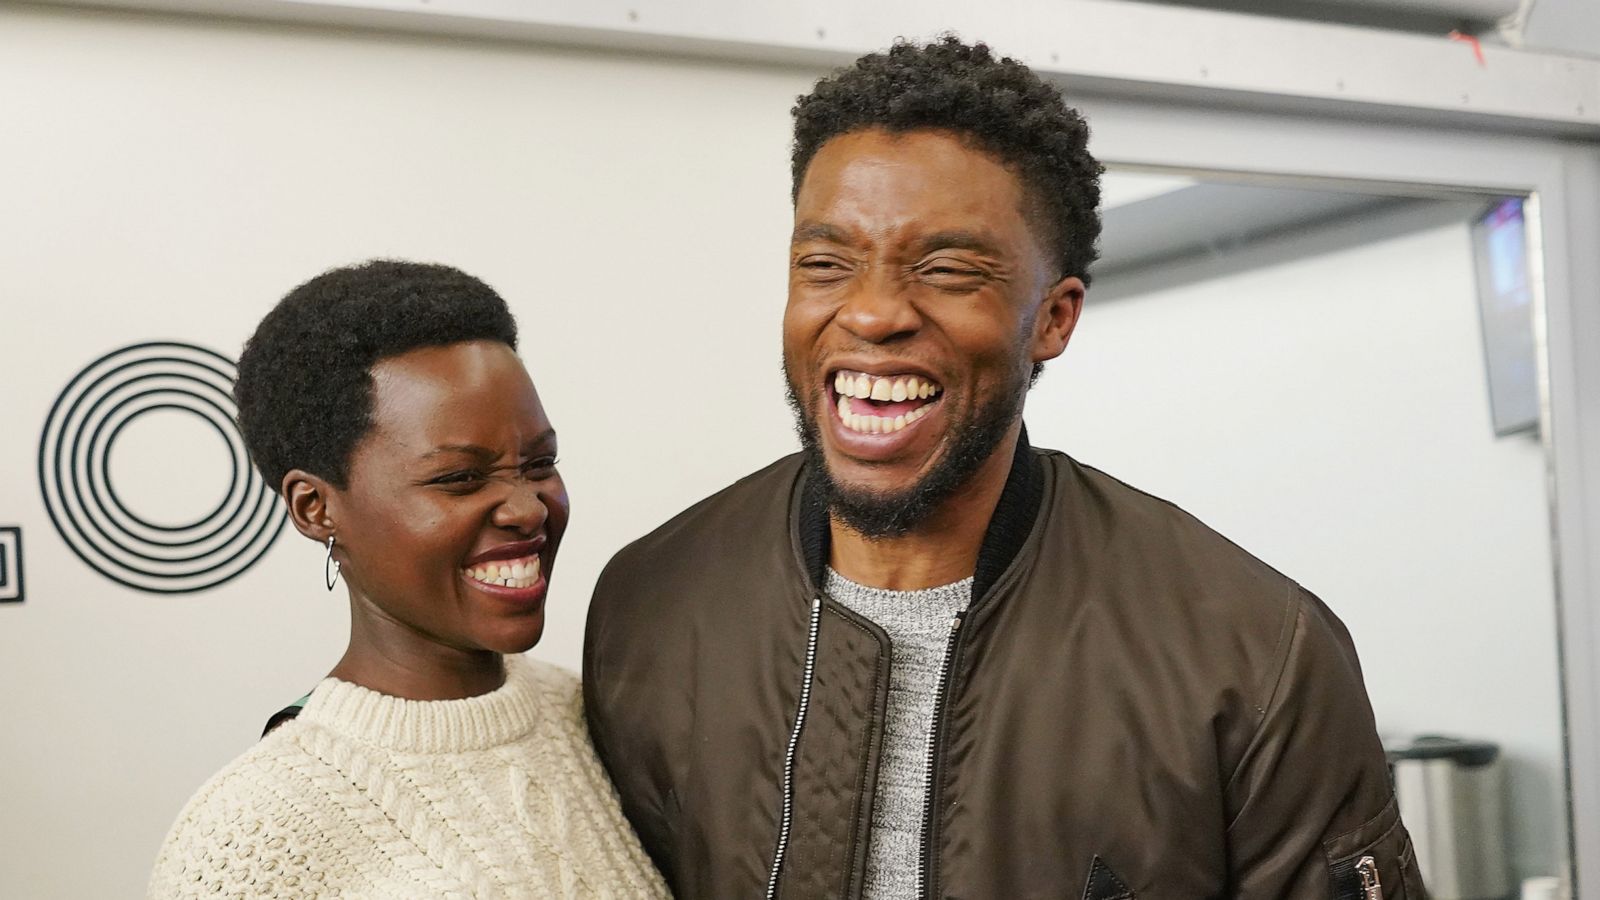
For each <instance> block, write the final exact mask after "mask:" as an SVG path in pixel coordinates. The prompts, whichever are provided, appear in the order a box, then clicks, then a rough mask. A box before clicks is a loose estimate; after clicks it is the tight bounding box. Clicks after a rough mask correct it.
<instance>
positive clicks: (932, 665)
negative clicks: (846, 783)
mask: <svg viewBox="0 0 1600 900" xmlns="http://www.w3.org/2000/svg"><path fill="white" fill-rule="evenodd" d="M828 594H829V595H830V596H832V597H833V599H835V600H837V601H838V602H839V603H842V604H844V605H845V606H846V607H848V608H850V609H851V610H853V611H854V612H855V613H856V614H858V615H861V616H864V617H866V618H867V619H870V620H872V621H873V622H875V623H877V625H878V626H879V627H880V628H882V629H883V630H884V632H886V633H887V634H888V635H889V642H890V645H891V646H890V661H889V708H888V719H887V720H886V721H885V724H884V732H883V751H882V756H881V762H880V764H879V767H878V786H877V790H876V791H875V792H874V794H873V801H872V830H871V833H870V834H869V835H868V844H867V878H866V884H865V890H864V891H863V892H862V897H863V898H865V900H892V898H902V897H904V898H911V897H914V896H915V895H916V890H917V863H918V857H919V850H920V848H921V844H922V819H923V814H924V808H923V797H924V794H925V793H926V790H927V777H928V772H927V748H928V729H929V726H930V725H931V724H932V721H933V711H934V705H935V702H936V701H937V699H938V698H937V696H936V695H935V692H936V691H937V690H938V681H939V669H940V667H941V666H942V665H943V663H944V653H945V647H946V645H947V644H948V642H949V636H950V626H951V622H952V621H953V620H954V619H955V617H956V615H957V614H958V613H960V612H961V611H962V610H964V609H966V608H967V604H968V603H970V602H972V579H971V578H967V579H964V580H962V581H958V582H956V583H954V584H947V585H944V586H943V587H936V588H927V589H925V590H920V591H886V590H882V589H880V588H870V587H865V586H863V585H859V584H856V583H855V582H853V581H849V580H847V579H845V578H844V577H843V576H841V575H840V574H839V573H838V572H835V571H833V570H832V569H829V570H828Z"/></svg>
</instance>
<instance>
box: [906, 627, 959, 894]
mask: <svg viewBox="0 0 1600 900" xmlns="http://www.w3.org/2000/svg"><path fill="white" fill-rule="evenodd" d="M965 615H966V612H965V611H962V612H959V613H956V615H955V618H953V619H951V620H950V635H949V637H947V638H946V639H945V644H944V659H943V661H941V662H940V663H939V679H938V681H936V682H935V683H934V689H933V697H934V700H933V719H932V721H930V722H929V723H928V747H927V755H926V756H925V757H924V759H923V763H924V764H923V771H925V772H927V773H928V783H927V784H926V785H925V786H924V790H923V793H922V852H921V854H920V855H919V856H918V857H917V896H918V897H920V898H923V900H927V897H928V870H929V869H930V868H931V867H932V864H933V827H934V820H935V818H937V815H938V813H937V811H936V810H935V809H934V794H935V793H937V788H938V784H939V778H938V774H937V773H936V772H935V771H934V763H935V762H937V760H938V756H939V729H940V727H941V726H942V725H943V724H944V699H945V698H944V689H945V685H946V683H947V682H948V681H949V680H950V663H951V660H952V659H954V657H955V651H956V638H957V637H958V636H959V635H960V633H961V619H962V617H963V616H965Z"/></svg>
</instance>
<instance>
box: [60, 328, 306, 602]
mask: <svg viewBox="0 0 1600 900" xmlns="http://www.w3.org/2000/svg"><path fill="white" fill-rule="evenodd" d="M236 375H237V369H236V368H235V367H234V364H233V362H232V361H231V360H229V359H228V358H227V357H225V356H222V355H221V354H218V353H214V352H212V351H210V350H207V349H205V348H203V347H196V346H194V345H193V344H183V343H177V342H173V341H152V342H149V343H143V344H133V345H131V346H128V347H123V348H122V349H120V350H116V351H113V352H111V353H108V354H106V355H105V356H102V357H100V358H99V359H97V360H95V361H94V362H93V363H90V364H89V366H88V367H87V368H85V369H84V370H83V371H82V372H79V373H78V374H77V376H76V377H74V378H73V379H72V381H71V383H69V384H68V385H67V386H66V389H65V390H63V391H62V392H61V396H59V397H57V398H56V402H55V405H54V406H52V407H51V408H50V415H49V418H48V419H47V420H46V422H45V427H44V435H43V436H42V437H41V438H40V439H39V489H40V491H41V492H42V493H43V494H44V504H45V509H46V511H47V512H49V514H50V521H51V522H52V523H54V525H55V527H56V531H58V532H60V533H61V537H62V539H63V540H65V541H66V542H67V546H69V547H71V548H72V551H73V552H74V553H76V554H77V555H78V558H79V559H82V560H83V561H84V562H85V563H87V564H88V565H89V567H90V568H92V569H94V570H95V571H96V572H99V573H100V574H101V575H104V576H105V577H107V578H109V579H111V580H112V581H115V582H117V583H118V584H121V585H125V586H127V587H130V588H133V589H135V590H140V591H148V592H150V593H156V594H186V593H191V592H194V591H203V590H205V589H207V588H211V587H216V586H217V585H219V584H222V583H223V582H225V581H228V580H229V579H232V578H235V577H237V576H238V575H240V574H241V573H243V572H244V571H245V570H246V569H248V568H250V566H252V565H254V564H255V562H256V561H257V560H259V559H260V558H261V557H262V556H263V555H264V554H265V553H266V552H267V550H268V548H270V547H271V546H272V542H273V541H275V540H277V537H278V535H279V533H281V532H282V531H283V525H284V522H286V521H288V514H287V512H286V511H285V510H284V508H283V507H282V505H281V504H279V503H278V498H277V494H276V492H275V491H273V490H272V488H271V487H270V486H268V485H267V484H266V483H265V482H264V481H263V480H262V478H261V475H260V474H259V473H258V472H256V470H255V467H254V466H252V465H251V464H250V460H249V457H248V456H247V455H246V453H245V447H244V437H243V436H242V435H241V434H240V433H239V426H238V424H237V423H236V421H235V416H236V414H237V409H236V408H235V407H234V404H233V393H232V392H233V382H234V379H235V377H236ZM158 410H164V411H169V412H172V411H176V412H179V413H185V414H189V415H194V416H198V417H199V418H200V419H201V420H202V421H204V422H205V423H206V424H207V425H209V426H210V427H211V428H213V429H215V430H216V432H217V434H218V435H219V436H220V437H221V438H222V441H223V443H224V444H225V445H226V446H227V453H228V454H229V460H228V463H229V467H230V469H231V471H232V477H231V480H230V482H229V484H228V485H226V490H225V491H221V492H220V493H222V494H223V498H222V501H221V502H220V503H219V504H217V506H216V508H215V509H212V510H211V511H210V512H209V513H208V514H206V515H203V516H201V517H199V518H198V519H196V520H194V521H191V522H181V523H177V524H172V523H162V524H158V523H157V522H155V521H153V517H151V516H148V515H141V514H140V513H139V511H138V510H136V509H132V508H130V505H129V504H128V503H126V502H124V498H123V495H122V494H120V493H118V491H117V487H116V485H115V484H114V483H113V482H112V478H111V472H112V467H111V465H110V460H111V457H112V454H113V453H114V451H115V449H116V444H117V438H118V436H120V435H121V434H122V433H123V430H124V429H125V428H127V427H128V425H129V423H131V422H133V421H135V420H137V419H138V418H139V417H140V416H143V415H146V414H148V413H151V412H155V411H158Z"/></svg>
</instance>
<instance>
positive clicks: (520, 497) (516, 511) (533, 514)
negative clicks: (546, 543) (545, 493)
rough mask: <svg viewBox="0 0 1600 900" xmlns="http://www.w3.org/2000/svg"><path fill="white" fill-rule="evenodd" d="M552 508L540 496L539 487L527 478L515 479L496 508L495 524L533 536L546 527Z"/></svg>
mask: <svg viewBox="0 0 1600 900" xmlns="http://www.w3.org/2000/svg"><path fill="white" fill-rule="evenodd" d="M549 517H550V508H549V507H548V506H546V505H545V502H544V498H543V497H541V496H540V495H539V486H538V485H537V484H535V483H534V482H532V481H529V480H527V479H525V478H517V479H513V480H512V481H511V482H510V485H509V487H508V488H507V493H506V496H505V497H504V498H503V499H502V500H501V501H500V505H499V506H497V507H495V511H494V524H495V525H496V526H498V527H500V528H505V529H508V530H511V531H519V532H522V533H524V534H532V533H534V532H536V531H538V530H539V529H540V528H542V527H543V526H544V523H545V520H546V519H548V518H549Z"/></svg>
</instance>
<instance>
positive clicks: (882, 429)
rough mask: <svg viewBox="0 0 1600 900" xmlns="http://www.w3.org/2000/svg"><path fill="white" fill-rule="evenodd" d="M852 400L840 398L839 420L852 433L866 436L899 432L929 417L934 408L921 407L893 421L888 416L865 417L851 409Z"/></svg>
mask: <svg viewBox="0 0 1600 900" xmlns="http://www.w3.org/2000/svg"><path fill="white" fill-rule="evenodd" d="M850 399H851V398H849V397H840V398H839V420H840V421H841V422H843V423H844V425H845V427H846V428H848V429H850V430H851V431H860V432H862V433H864V434H889V433H890V432H894V431H899V430H900V429H902V428H904V427H906V426H907V425H910V424H911V423H912V422H915V421H916V420H918V419H920V418H922V417H923V416H925V415H927V414H928V410H929V409H931V408H932V407H928V406H919V407H917V408H916V409H913V410H912V411H911V412H908V413H906V414H905V415H903V416H895V417H894V418H892V419H891V418H889V417H888V416H871V415H867V416H863V415H858V414H857V413H855V412H853V411H852V410H851V409H850Z"/></svg>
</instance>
